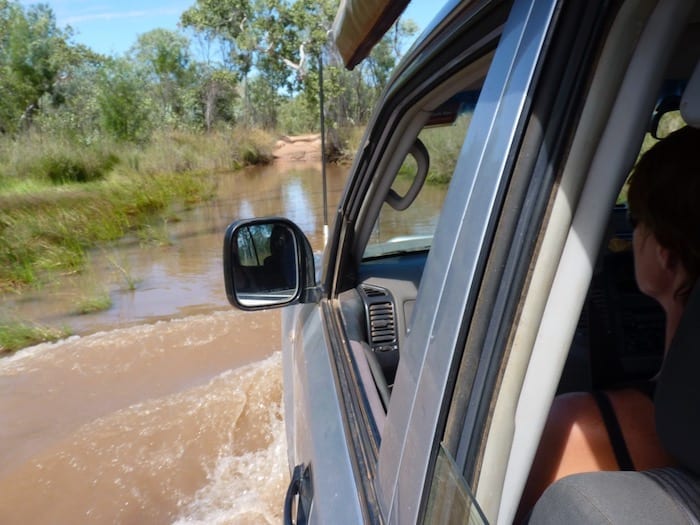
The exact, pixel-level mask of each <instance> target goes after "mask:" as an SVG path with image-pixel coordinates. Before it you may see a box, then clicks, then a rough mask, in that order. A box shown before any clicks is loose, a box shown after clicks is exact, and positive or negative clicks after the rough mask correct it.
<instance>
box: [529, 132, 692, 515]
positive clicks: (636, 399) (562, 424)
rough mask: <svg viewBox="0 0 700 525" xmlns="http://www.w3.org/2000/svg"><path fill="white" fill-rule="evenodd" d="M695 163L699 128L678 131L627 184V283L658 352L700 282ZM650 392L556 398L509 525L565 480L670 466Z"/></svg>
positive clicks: (655, 149)
mask: <svg viewBox="0 0 700 525" xmlns="http://www.w3.org/2000/svg"><path fill="white" fill-rule="evenodd" d="M699 159H700V129H696V128H692V127H684V128H681V129H680V130H678V131H675V132H674V133H672V134H670V135H669V136H668V137H666V138H665V139H663V140H662V141H660V142H658V143H657V144H655V145H654V146H653V147H652V148H651V149H650V150H648V151H647V152H646V153H645V154H644V155H643V156H642V157H641V159H640V160H639V162H638V164H637V166H636V167H635V169H634V172H633V174H632V176H631V178H630V183H629V191H628V206H629V212H630V220H631V221H632V225H633V227H634V234H633V241H632V242H633V251H634V261H635V278H636V280H637V284H638V286H639V289H640V290H641V291H642V292H643V293H645V294H646V295H648V296H650V297H652V298H654V299H655V300H656V301H657V302H658V303H659V304H660V305H661V307H662V308H663V310H664V312H665V316H666V327H665V351H666V350H668V347H669V345H670V343H671V340H672V339H673V335H674V333H675V331H676V328H677V327H678V323H679V321H680V319H681V316H682V315H683V309H684V306H685V303H686V301H687V298H688V295H689V294H690V292H691V291H692V289H693V287H694V286H695V284H696V283H697V281H698V276H700V169H699V168H698V166H699V165H700V163H699V162H698V160H699ZM653 389H654V380H653V379H652V380H650V381H649V382H648V383H646V384H643V385H639V386H635V387H634V388H630V387H625V388H620V389H615V390H606V391H604V392H597V393H588V392H571V393H567V394H563V395H560V396H557V397H556V398H555V399H554V402H553V403H552V408H551V410H550V413H549V416H548V419H547V422H546V424H545V428H544V430H543V434H542V438H541V440H540V445H539V448H538V451H537V454H536V456H535V460H534V462H533V465H532V469H531V471H530V477H529V479H528V482H527V485H526V487H525V491H524V492H523V497H522V500H521V504H520V509H519V511H518V516H517V517H516V522H518V521H520V520H522V518H524V517H525V516H526V515H527V513H528V512H529V510H530V509H531V507H532V506H533V505H534V503H535V502H536V501H537V499H538V498H539V496H540V495H541V494H542V492H544V490H545V489H546V488H547V486H549V485H550V484H551V483H553V482H554V481H556V480H558V479H560V478H563V477H564V476H567V475H569V474H574V473H579V472H591V471H601V470H646V469H651V468H655V467H662V466H667V465H670V464H672V463H673V460H672V458H671V457H669V456H668V455H667V454H666V452H665V451H664V450H663V448H662V447H661V444H660V442H659V439H658V437H657V435H656V431H655V428H654V405H653V401H652V396H653Z"/></svg>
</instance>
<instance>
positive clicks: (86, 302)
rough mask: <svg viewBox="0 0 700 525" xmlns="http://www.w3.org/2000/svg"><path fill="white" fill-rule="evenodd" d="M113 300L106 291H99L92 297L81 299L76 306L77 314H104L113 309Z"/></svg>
mask: <svg viewBox="0 0 700 525" xmlns="http://www.w3.org/2000/svg"><path fill="white" fill-rule="evenodd" d="M112 304H113V303H112V298H111V297H110V295H109V292H108V291H106V290H99V291H97V292H95V293H94V294H92V295H88V296H85V297H81V298H80V299H79V300H78V302H77V303H76V305H75V313H76V314H79V315H86V314H92V313H95V312H104V311H106V310H109V309H110V308H111V307H112Z"/></svg>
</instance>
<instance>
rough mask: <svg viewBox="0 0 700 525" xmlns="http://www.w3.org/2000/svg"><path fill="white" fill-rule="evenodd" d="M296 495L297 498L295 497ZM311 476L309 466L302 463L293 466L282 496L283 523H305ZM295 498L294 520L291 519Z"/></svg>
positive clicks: (295, 524)
mask: <svg viewBox="0 0 700 525" xmlns="http://www.w3.org/2000/svg"><path fill="white" fill-rule="evenodd" d="M297 496H298V498H297ZM312 496H313V492H312V491H311V476H310V471H309V468H308V467H306V466H304V465H303V464H301V465H297V466H296V467H294V471H293V472H292V480H291V481H290V482H289V487H287V495H286V496H285V497H284V525H306V524H307V512H308V509H309V507H310V505H311V498H312ZM295 498H296V499H297V515H296V521H292V511H293V507H294V500H295Z"/></svg>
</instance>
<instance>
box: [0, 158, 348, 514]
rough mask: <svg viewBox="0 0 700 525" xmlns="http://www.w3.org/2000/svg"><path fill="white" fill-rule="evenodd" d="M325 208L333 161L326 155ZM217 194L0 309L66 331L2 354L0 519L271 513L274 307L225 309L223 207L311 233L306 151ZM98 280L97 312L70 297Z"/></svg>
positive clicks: (316, 208)
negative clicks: (149, 237)
mask: <svg viewBox="0 0 700 525" xmlns="http://www.w3.org/2000/svg"><path fill="white" fill-rule="evenodd" d="M327 176H328V188H329V198H328V201H329V209H330V212H329V216H330V217H333V209H334V207H335V205H336V203H337V201H338V199H339V198H340V194H341V192H342V188H343V186H344V183H345V178H346V176H347V168H339V167H335V166H331V167H329V168H328V170H327ZM218 180H219V184H218V194H217V197H216V198H215V199H214V200H212V201H211V202H209V203H206V205H202V206H199V207H197V208H195V209H193V210H188V211H185V210H179V211H178V210H175V211H174V215H175V216H177V217H178V219H179V220H178V221H171V222H168V223H167V224H163V225H155V226H154V228H161V230H160V231H159V232H157V233H158V235H156V237H159V238H160V239H161V241H162V240H167V242H165V243H164V244H162V245H155V246H154V245H153V244H148V243H146V244H143V243H140V242H137V241H136V240H126V241H124V242H120V243H118V244H116V245H113V246H110V247H107V248H101V249H99V250H95V252H93V254H92V256H91V264H90V268H89V270H87V271H86V272H84V273H83V274H82V275H78V276H68V277H66V278H64V279H61V283H60V284H55V285H50V286H47V287H45V288H44V289H42V290H41V291H38V292H35V293H33V294H26V295H24V296H22V297H14V296H13V297H4V298H2V303H1V304H0V309H1V310H2V311H3V313H4V314H5V315H8V314H9V315H12V316H14V317H16V318H20V319H26V320H31V321H34V322H41V323H44V324H53V325H67V326H70V327H71V328H72V329H73V331H74V333H75V334H76V335H74V336H72V337H70V338H68V339H66V340H63V341H60V342H57V343H47V344H41V345H37V346H35V347H32V348H28V349H25V350H22V351H19V352H17V353H16V354H15V355H13V356H11V357H6V358H3V359H0V524H3V525H4V524H22V525H26V524H81V523H99V524H103V523H120V524H142V523H149V524H161V523H201V524H229V523H231V524H233V523H236V524H266V523H279V522H280V521H281V514H282V502H283V500H284V492H285V490H286V487H287V483H288V477H289V474H288V466H287V451H286V443H285V436H284V420H283V407H282V380H281V375H282V372H281V357H280V346H281V344H280V337H281V334H280V329H279V323H280V318H279V315H280V314H279V311H275V310H273V311H267V312H256V313H242V312H237V311H234V310H232V309H231V308H230V307H229V306H228V303H227V302H226V297H225V293H224V288H223V278H222V264H221V245H222V244H221V243H222V238H223V231H224V229H225V227H226V225H227V224H228V223H229V222H230V221H231V220H232V219H234V218H238V217H251V216H264V215H284V216H287V217H289V218H291V219H292V220H294V221H295V222H296V223H297V224H298V225H299V226H300V227H301V228H302V229H303V230H304V231H305V233H306V234H307V235H308V237H309V239H310V240H311V243H312V245H313V246H314V248H315V249H321V246H322V243H323V224H322V222H323V221H322V216H323V215H322V202H323V198H322V193H321V187H322V184H321V172H320V164H318V163H315V164H314V163H282V162H278V163H276V164H275V165H273V166H269V167H266V168H262V169H254V170H246V171H243V172H237V173H232V174H224V175H221V176H220V177H219V179H218ZM96 290H97V291H102V292H106V293H109V295H110V298H111V300H112V304H113V305H112V307H111V308H110V309H109V310H108V311H105V312H99V313H95V314H90V315H83V316H76V315H74V314H73V312H74V310H75V308H76V304H77V303H78V302H79V301H80V300H81V298H84V297H85V296H86V295H89V294H94V293H95V291H96Z"/></svg>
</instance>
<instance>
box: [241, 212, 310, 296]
mask: <svg viewBox="0 0 700 525" xmlns="http://www.w3.org/2000/svg"><path fill="white" fill-rule="evenodd" d="M231 250H232V252H233V253H231V261H232V263H233V264H232V266H233V284H234V288H235V293H236V299H237V300H238V301H239V302H240V303H241V305H243V306H250V307H252V306H264V305H273V304H274V305H280V304H283V303H286V302H289V301H291V300H292V299H294V297H295V296H296V295H297V291H298V288H299V282H298V281H299V270H298V263H297V261H298V260H299V257H298V253H297V250H298V246H297V241H296V238H295V237H294V232H293V231H292V230H291V228H289V227H288V226H286V225H285V224H283V223H279V222H275V223H261V224H248V225H244V226H241V227H240V228H238V229H237V230H236V232H235V234H234V238H233V242H232V243H231Z"/></svg>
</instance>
